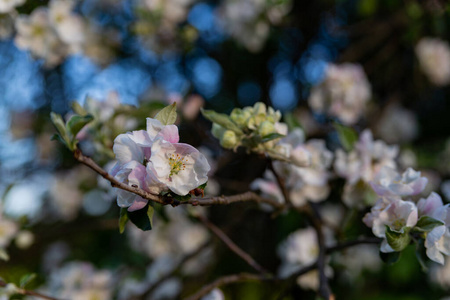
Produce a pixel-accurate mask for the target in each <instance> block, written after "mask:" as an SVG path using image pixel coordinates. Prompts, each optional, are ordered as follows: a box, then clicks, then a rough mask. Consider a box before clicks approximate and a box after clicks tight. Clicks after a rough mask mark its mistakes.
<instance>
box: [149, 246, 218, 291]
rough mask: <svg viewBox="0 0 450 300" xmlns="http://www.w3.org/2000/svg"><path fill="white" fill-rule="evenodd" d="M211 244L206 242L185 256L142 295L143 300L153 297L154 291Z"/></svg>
mask: <svg viewBox="0 0 450 300" xmlns="http://www.w3.org/2000/svg"><path fill="white" fill-rule="evenodd" d="M210 243H211V241H210V240H208V241H206V242H205V243H203V244H202V245H201V246H200V247H198V248H197V249H195V250H194V251H192V252H191V253H188V254H187V255H185V256H184V257H183V258H182V259H181V260H180V262H179V263H178V265H177V266H176V267H175V268H174V269H173V270H172V271H171V272H168V273H167V274H165V275H163V276H161V277H160V278H159V279H158V280H157V281H156V282H155V283H153V284H152V285H151V286H150V288H149V289H148V290H147V291H146V292H145V293H144V294H143V295H142V298H143V299H144V298H147V297H148V296H149V295H151V294H152V293H153V291H154V290H155V289H156V288H157V287H159V286H160V285H161V283H163V282H164V281H166V280H168V279H169V278H171V277H172V276H174V275H175V273H177V272H179V271H180V270H181V268H182V267H183V265H184V264H185V263H186V262H187V261H188V260H190V259H191V258H193V257H195V256H197V255H198V254H200V253H201V252H202V251H203V250H204V249H205V248H206V247H207V246H208V245H209V244H210Z"/></svg>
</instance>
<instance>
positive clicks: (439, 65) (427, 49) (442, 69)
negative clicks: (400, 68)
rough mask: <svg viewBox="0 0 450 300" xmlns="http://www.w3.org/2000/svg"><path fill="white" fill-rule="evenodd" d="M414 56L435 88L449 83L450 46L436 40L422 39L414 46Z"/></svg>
mask: <svg viewBox="0 0 450 300" xmlns="http://www.w3.org/2000/svg"><path fill="white" fill-rule="evenodd" d="M416 54H417V58H418V59H419V63H420V67H421V68H422V70H423V72H424V73H425V75H426V76H427V77H428V79H429V80H430V81H431V83H433V84H434V85H437V86H443V85H447V84H448V83H450V46H449V45H448V43H447V42H445V41H443V40H441V39H437V38H429V37H426V38H422V39H421V40H420V41H419V43H418V44H417V45H416Z"/></svg>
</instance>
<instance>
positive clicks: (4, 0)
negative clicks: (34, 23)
mask: <svg viewBox="0 0 450 300" xmlns="http://www.w3.org/2000/svg"><path fill="white" fill-rule="evenodd" d="M24 3H25V0H0V14H4V13H9V12H11V11H13V10H14V8H15V7H17V6H20V5H22V4H24Z"/></svg>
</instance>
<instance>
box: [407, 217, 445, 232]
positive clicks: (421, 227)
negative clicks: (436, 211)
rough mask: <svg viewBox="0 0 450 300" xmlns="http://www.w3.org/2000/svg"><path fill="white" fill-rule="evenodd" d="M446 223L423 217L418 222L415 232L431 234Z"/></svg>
mask: <svg viewBox="0 0 450 300" xmlns="http://www.w3.org/2000/svg"><path fill="white" fill-rule="evenodd" d="M442 225H444V223H443V222H442V221H439V220H436V219H434V218H432V217H429V216H423V217H421V218H420V219H419V221H417V224H416V226H415V227H414V231H419V232H430V231H431V230H433V229H434V228H435V227H437V226H442Z"/></svg>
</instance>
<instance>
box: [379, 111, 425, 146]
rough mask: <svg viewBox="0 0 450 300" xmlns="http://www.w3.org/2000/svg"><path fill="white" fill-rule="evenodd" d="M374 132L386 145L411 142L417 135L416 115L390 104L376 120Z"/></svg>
mask: <svg viewBox="0 0 450 300" xmlns="http://www.w3.org/2000/svg"><path fill="white" fill-rule="evenodd" d="M375 132H376V133H377V134H378V135H379V136H380V137H381V139H383V140H384V141H386V142H388V143H398V144H402V143H406V142H411V141H412V140H413V139H414V138H415V137H416V136H417V134H418V123H417V119H416V115H415V114H414V113H413V112H412V111H409V110H407V109H405V108H403V107H401V106H400V105H399V104H397V103H395V104H391V105H389V106H388V107H386V108H385V110H384V112H383V114H382V116H381V118H380V119H379V120H378V122H377V125H376V129H375Z"/></svg>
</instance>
